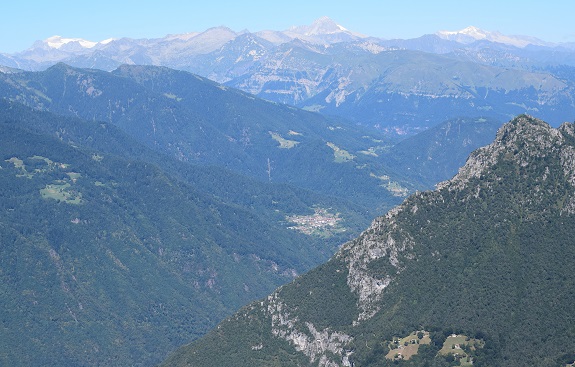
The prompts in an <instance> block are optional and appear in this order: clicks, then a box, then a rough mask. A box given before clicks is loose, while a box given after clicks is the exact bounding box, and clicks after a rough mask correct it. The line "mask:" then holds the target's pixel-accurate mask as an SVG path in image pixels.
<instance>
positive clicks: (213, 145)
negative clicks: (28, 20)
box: [0, 17, 575, 366]
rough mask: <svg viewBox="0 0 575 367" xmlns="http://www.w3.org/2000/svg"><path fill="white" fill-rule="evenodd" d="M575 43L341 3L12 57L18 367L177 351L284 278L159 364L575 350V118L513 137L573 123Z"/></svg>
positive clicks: (510, 361) (6, 163) (559, 354)
mask: <svg viewBox="0 0 575 367" xmlns="http://www.w3.org/2000/svg"><path fill="white" fill-rule="evenodd" d="M574 50H575V48H574V47H572V45H569V44H562V45H555V44H549V43H546V42H544V41H541V40H536V39H532V38H529V37H524V36H505V35H501V34H499V33H497V32H487V31H483V30H480V29H477V28H473V27H470V28H467V29H465V30H462V31H457V32H446V31H441V32H438V33H437V34H434V35H425V36H422V37H420V38H417V39H412V40H382V39H377V38H374V37H369V36H365V35H361V34H358V33H356V32H353V31H350V30H348V29H346V28H345V27H343V26H341V25H338V24H337V23H335V22H334V21H332V20H330V19H329V18H325V17H324V18H321V19H319V20H318V21H316V22H314V23H313V24H312V25H308V26H298V27H292V28H290V29H288V30H285V31H262V32H255V33H251V32H248V31H242V32H234V31H232V30H230V29H228V28H225V27H219V28H213V29H209V30H207V31H205V32H198V33H188V34H181V35H168V36H166V37H164V38H161V39H140V40H133V39H125V38H124V39H109V40H105V41H101V42H91V41H86V40H82V39H76V38H64V37H58V36H55V37H51V38H49V39H48V40H45V41H39V42H37V43H36V44H35V45H34V46H33V47H32V48H31V49H29V50H26V51H24V52H22V53H18V54H14V55H0V64H2V65H5V66H0V130H1V135H0V136H2V139H1V140H2V144H1V145H0V152H1V157H0V180H2V183H3V188H4V189H3V190H2V193H1V194H0V196H2V198H1V200H0V205H1V208H0V241H1V243H2V246H0V251H1V252H2V253H1V254H0V261H1V262H0V280H1V282H0V283H1V285H0V292H1V293H2V298H3V300H4V302H3V303H2V305H1V307H2V311H1V314H2V315H3V317H2V319H1V326H0V327H1V328H2V330H3V334H2V335H5V336H6V338H5V339H4V340H5V341H6V342H5V343H2V345H1V346H0V364H5V365H14V366H15V365H55V366H56V365H86V366H96V365H112V366H125V365H141V366H144V365H151V364H154V363H159V362H160V361H161V360H162V359H163V358H164V357H165V355H166V353H168V352H169V351H172V350H174V349H175V348H176V347H177V346H179V345H182V344H183V343H186V342H190V341H192V340H195V339H197V338H200V337H201V336H202V335H204V334H205V333H207V332H208V330H210V329H211V328H213V327H215V326H216V325H217V324H218V323H219V322H220V321H221V320H222V319H223V318H225V317H227V316H229V315H231V314H232V312H233V311H234V310H237V309H238V308H239V307H242V306H244V305H246V304H248V303H250V302H252V301H253V300H254V299H258V298H261V297H264V296H265V295H266V294H269V293H270V292H272V291H273V290H274V289H276V288H277V287H278V286H281V285H282V284H285V283H286V282H290V281H292V283H290V284H288V285H285V286H281V287H280V288H277V290H276V291H275V292H274V293H272V295H271V296H268V297H267V298H265V299H261V300H260V301H256V302H254V303H250V304H249V305H248V306H245V307H244V308H242V309H241V310H240V311H239V313H237V314H236V315H234V316H231V317H229V318H228V319H226V321H224V322H222V323H221V324H219V326H218V327H217V328H215V329H213V330H212V331H211V332H210V333H209V334H208V335H207V336H206V337H205V338H203V339H200V340H199V341H197V342H195V343H193V344H191V345H190V346H188V347H185V348H182V349H180V350H179V351H177V352H175V353H174V354H173V355H172V357H171V358H170V359H169V360H168V361H166V362H165V364H166V365H179V364H182V365H185V364H186V363H190V364H191V365H198V366H209V365H242V364H243V365H250V366H254V365H255V366H257V365H265V366H268V365H320V366H338V365H344V366H352V365H355V366H359V365H361V366H364V365H365V366H370V365H373V366H376V365H390V364H400V363H401V364H405V365H414V366H420V365H433V366H444V365H471V364H475V365H502V364H506V365H511V366H514V365H543V366H545V365H561V366H564V365H565V364H568V363H571V362H572V361H570V358H571V354H570V353H572V352H573V345H572V343H571V342H570V341H566V342H559V343H551V342H549V341H550V340H556V339H557V335H554V332H555V333H559V334H560V335H561V336H564V337H565V338H566V339H568V340H572V336H573V335H572V334H573V330H571V329H569V327H570V325H571V324H572V320H571V319H570V318H571V316H570V315H572V314H573V312H572V311H573V308H572V304H573V302H572V301H573V300H572V299H571V298H570V294H569V295H565V294H564V293H561V290H564V289H570V287H572V285H573V279H572V276H571V274H570V273H569V271H568V269H570V268H571V267H572V266H571V265H572V264H570V263H569V259H570V258H571V257H572V256H571V255H572V254H571V252H572V251H571V248H570V247H569V240H568V239H569V238H572V235H571V233H570V228H572V227H573V226H572V224H573V223H571V222H572V215H573V212H574V211H575V210H574V209H573V207H574V206H575V204H574V202H575V199H573V196H574V195H575V194H574V189H573V185H574V183H573V172H574V168H573V164H572V162H573V149H575V148H574V142H575V138H574V133H573V125H572V124H569V123H565V124H562V125H561V127H560V128H558V129H555V128H552V127H551V126H549V125H547V124H546V123H544V122H542V121H541V120H539V119H537V118H534V117H531V116H527V115H521V116H520V117H518V118H516V119H513V121H511V122H510V123H508V124H506V125H505V126H504V127H503V128H501V129H500V130H499V132H497V131H498V129H499V128H500V127H501V125H502V122H503V121H507V120H509V119H511V118H512V116H515V115H517V114H521V113H524V112H529V113H530V114H532V115H534V116H536V117H539V118H544V119H546V120H548V121H550V122H551V125H552V126H559V124H560V123H561V122H563V121H569V120H572V117H573V115H574V113H575V104H574V102H573V101H572V93H573V86H574V83H575V67H574V65H575V61H574V60H575V58H574V57H573V56H574V55H575V51H574ZM496 134H497V135H496ZM494 137H495V141H494V142H493V143H491V144H489V143H490V142H492V141H493V139H494ZM487 144H489V145H488V146H487V147H485V148H481V149H479V150H475V149H477V148H479V147H481V146H484V145H487ZM472 152H473V153H472ZM469 154H471V156H470V158H469V159H467V157H468V156H469ZM466 161H467V163H465V162H466ZM460 166H464V167H463V168H462V169H461V170H460V172H459V174H457V176H456V177H455V178H453V179H451V178H452V177H453V175H455V174H456V173H457V169H458V168H459V167H460ZM449 179H451V180H449ZM444 180H448V181H445V182H443V183H439V182H441V181H444ZM438 183H439V184H438ZM433 188H435V190H434V191H425V190H429V189H433ZM405 198H407V199H406V200H405V201H404V202H403V204H401V202H402V201H403V200H404V199H405ZM398 204H401V205H400V206H398V207H396V208H395V209H392V208H393V207H395V206H396V205H398ZM386 212H387V213H388V214H386V215H385V216H383V217H379V218H377V219H376V220H375V221H374V222H373V223H372V225H371V226H370V227H369V228H368V229H367V230H366V231H364V232H363V233H362V234H360V231H361V230H362V229H364V228H366V227H367V226H368V224H369V221H370V220H371V219H372V218H374V217H376V216H377V215H381V214H382V213H386ZM358 235H359V237H358V238H356V237H357V236H358ZM354 238H356V239H354ZM344 242H347V243H345V244H344V245H343V246H341V244H342V243H344ZM334 253H336V255H335V256H334V257H332V258H331V260H329V261H328V259H329V258H330V257H331V256H332V255H333V254H334ZM325 261H328V262H327V263H325V264H323V265H321V264H322V263H324V262H325ZM318 265H319V267H318V268H314V267H315V266H318ZM300 274H305V275H303V276H299V275H300ZM534 299H535V300H540V299H541V300H542V301H541V302H530V301H531V300H534ZM504 305H505V306H506V309H505V310H503V308H505V307H503V306H504ZM562 323H563V324H562ZM565 325H567V326H565ZM406 343H407V344H406ZM420 344H422V345H421V348H419V345H420ZM402 346H403V347H402ZM453 350H456V352H454V351H453ZM546 353H548V354H546ZM518 355H520V356H521V359H519V358H518V357H517V356H518ZM400 359H401V360H400Z"/></svg>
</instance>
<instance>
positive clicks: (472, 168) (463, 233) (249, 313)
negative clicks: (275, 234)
mask: <svg viewBox="0 0 575 367" xmlns="http://www.w3.org/2000/svg"><path fill="white" fill-rule="evenodd" d="M574 236H575V127H574V125H573V124H571V123H565V124H563V125H561V126H560V127H559V128H558V129H554V128H552V127H550V126H549V125H548V124H547V123H545V122H543V121H541V120H537V119H534V118H532V117H530V116H527V115H521V116H519V117H517V118H515V119H514V120H512V121H510V122H509V123H507V124H505V125H504V126H503V127H502V128H501V129H500V130H499V131H498V133H497V136H496V138H495V140H494V141H493V143H491V144H490V145H488V146H486V147H483V148H480V149H478V150H476V151H474V152H473V153H472V154H471V155H470V157H469V158H468V160H467V163H466V164H465V165H464V166H463V167H462V168H461V169H460V171H459V173H458V174H457V175H456V176H455V177H454V178H452V179H451V180H449V181H445V182H443V183H441V184H439V185H437V188H436V190H434V191H429V192H420V193H416V194H414V195H412V196H410V197H409V198H407V199H406V200H405V201H404V203H403V204H401V205H400V206H398V207H396V208H395V209H392V210H391V211H389V212H388V213H387V214H386V215H384V216H382V217H379V218H377V219H376V220H374V221H373V223H372V224H371V226H370V227H369V228H368V229H367V230H366V231H364V232H363V233H362V234H361V235H360V236H359V237H358V238H357V239H355V240H353V241H350V242H348V243H346V244H345V245H343V246H342V247H341V249H340V250H339V252H338V253H337V254H336V255H335V256H333V257H332V258H331V260H330V261H328V262H327V263H326V264H324V265H322V266H320V267H318V268H316V269H314V270H312V271H310V272H309V273H307V274H305V275H303V276H301V277H298V278H296V279H295V280H294V281H293V282H292V283H290V284H288V285H285V286H282V287H280V288H279V289H277V290H276V291H275V292H274V293H272V294H271V295H269V296H268V297H267V298H265V299H262V300H260V301H257V302H254V303H252V304H250V305H248V306H246V307H244V308H243V309H241V310H240V311H239V312H238V313H236V314H235V315H234V316H232V317H230V318H228V319H226V320H225V321H223V322H222V323H221V324H220V325H219V326H218V327H217V328H216V329H214V330H213V331H212V332H210V333H209V334H208V335H207V336H205V337H204V338H202V339H200V340H198V341H196V342H194V343H192V344H190V345H187V346H184V347H182V348H180V349H179V350H177V351H176V352H175V353H173V354H172V355H171V356H170V358H169V359H168V360H166V361H165V362H164V364H163V365H164V366H388V365H389V366H391V365H399V366H401V365H404V366H470V365H474V366H503V365H505V366H566V365H569V364H571V363H573V357H574V355H573V352H574V351H575V338H574V337H575V329H574V328H573V325H575V322H574V321H575V320H574V318H575V316H574V315H575V296H574V295H573V292H572V289H573V285H574V284H575V274H574V273H573V271H572V269H573V265H574V260H573V259H574V258H575V243H574V241H573V238H574Z"/></svg>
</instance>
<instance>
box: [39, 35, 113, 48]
mask: <svg viewBox="0 0 575 367" xmlns="http://www.w3.org/2000/svg"><path fill="white" fill-rule="evenodd" d="M114 40H115V38H108V39H105V40H103V41H100V42H94V41H88V40H85V39H83V38H64V37H61V36H52V37H50V38H47V39H45V40H44V41H43V42H42V43H43V44H44V45H46V46H48V47H49V48H53V49H61V48H62V47H63V46H65V45H67V44H69V43H76V44H78V45H80V47H82V48H94V47H95V46H97V45H106V44H108V43H110V42H112V41H114Z"/></svg>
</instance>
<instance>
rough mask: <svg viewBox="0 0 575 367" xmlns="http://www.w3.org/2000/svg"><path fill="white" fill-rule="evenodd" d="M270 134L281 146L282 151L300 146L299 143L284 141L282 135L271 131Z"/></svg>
mask: <svg viewBox="0 0 575 367" xmlns="http://www.w3.org/2000/svg"><path fill="white" fill-rule="evenodd" d="M269 133H270V135H271V137H272V139H274V140H275V141H277V142H278V143H279V144H280V146H279V148H280V149H291V148H293V147H295V146H296V145H298V144H299V141H295V140H288V139H284V138H282V136H281V135H280V134H278V133H275V132H273V131H270V132H269Z"/></svg>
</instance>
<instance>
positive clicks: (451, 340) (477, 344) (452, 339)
mask: <svg viewBox="0 0 575 367" xmlns="http://www.w3.org/2000/svg"><path fill="white" fill-rule="evenodd" d="M483 344H484V343H483V341H482V340H478V339H473V338H469V337H467V336H465V335H455V334H454V335H451V336H449V337H447V339H445V342H443V347H441V349H440V350H439V353H438V354H439V355H443V356H447V355H450V354H451V355H453V356H454V357H455V359H456V360H457V361H459V365H460V366H472V365H473V357H472V356H471V355H470V353H471V352H473V351H474V350H476V349H477V348H483Z"/></svg>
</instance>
